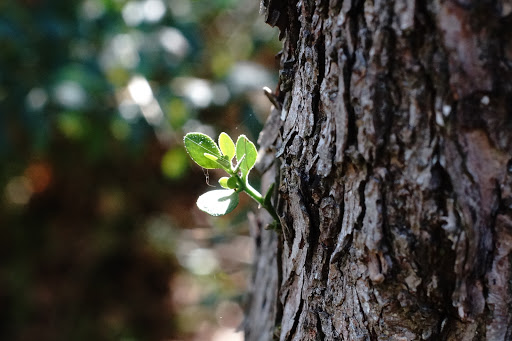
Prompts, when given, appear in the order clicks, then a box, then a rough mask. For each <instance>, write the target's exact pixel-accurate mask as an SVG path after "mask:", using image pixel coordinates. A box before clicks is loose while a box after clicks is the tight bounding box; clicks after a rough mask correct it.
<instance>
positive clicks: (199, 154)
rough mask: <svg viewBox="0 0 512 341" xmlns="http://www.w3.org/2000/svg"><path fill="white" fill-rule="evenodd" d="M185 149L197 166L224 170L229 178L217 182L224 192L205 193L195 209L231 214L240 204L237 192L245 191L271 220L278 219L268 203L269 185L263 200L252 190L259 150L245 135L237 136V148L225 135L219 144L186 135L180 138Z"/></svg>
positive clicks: (206, 137) (203, 138)
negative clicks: (250, 174)
mask: <svg viewBox="0 0 512 341" xmlns="http://www.w3.org/2000/svg"><path fill="white" fill-rule="evenodd" d="M183 141H184V143H185V149H186V150H187V152H188V154H189V155H190V157H191V158H192V160H194V161H195V163H197V164H198V165H199V166H201V167H203V168H205V169H223V170H224V171H226V173H227V174H228V176H226V177H222V178H220V179H219V184H220V185H221V186H222V187H223V188H224V189H217V190H213V191H209V192H206V193H205V194H203V195H201V196H200V197H199V198H198V199H197V207H199V209H200V210H202V211H204V212H206V213H208V214H210V215H212V216H221V215H224V214H228V213H229V212H231V211H233V210H234V209H235V207H236V206H237V205H238V202H239V193H240V192H242V191H245V192H246V193H247V194H248V195H249V196H250V197H251V198H253V199H254V200H255V201H256V202H257V203H258V204H259V205H260V206H261V207H263V208H265V209H266V210H267V211H268V212H269V213H270V215H271V216H272V217H273V218H274V220H275V223H277V222H278V221H279V218H278V216H277V214H276V212H275V210H274V207H273V206H272V203H271V201H270V199H271V196H272V191H273V188H274V186H273V185H272V186H270V188H269V190H268V191H267V194H266V195H265V197H263V196H262V195H261V194H260V193H259V192H258V191H257V190H256V189H254V188H253V187H252V186H251V185H250V184H249V180H248V176H249V172H250V171H251V169H252V168H253V167H254V164H255V163H256V159H257V157H258V151H257V149H256V146H255V145H254V143H252V142H251V141H250V140H249V139H248V138H247V137H246V136H245V135H240V136H239V137H238V140H237V141H236V145H235V143H234V142H233V140H232V139H231V137H229V135H228V134H226V133H221V134H220V135H219V143H218V145H217V144H216V143H215V141H214V140H212V139H211V138H210V137H209V136H208V135H205V134H202V133H188V134H187V135H185V137H184V139H183Z"/></svg>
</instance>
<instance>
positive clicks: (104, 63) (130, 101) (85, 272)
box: [0, 0, 276, 340]
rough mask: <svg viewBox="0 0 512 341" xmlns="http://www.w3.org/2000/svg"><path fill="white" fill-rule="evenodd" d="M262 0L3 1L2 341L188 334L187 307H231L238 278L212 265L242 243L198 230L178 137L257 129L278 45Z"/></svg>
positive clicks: (189, 170)
mask: <svg viewBox="0 0 512 341" xmlns="http://www.w3.org/2000/svg"><path fill="white" fill-rule="evenodd" d="M255 6H257V4H256V3H254V4H253V1H248V0H247V1H230V0H215V1H206V2H205V1H188V0H170V1H162V0H144V1H123V0H85V1H71V2H66V1H58V0H23V1H4V2H1V3H0V46H1V47H2V52H1V53H0V162H1V165H2V166H1V167H0V254H1V256H0V307H1V308H2V309H0V339H2V340H33V339H38V340H86V339H87V340H91V339H93V340H114V339H115V340H119V339H130V340H153V339H162V338H169V337H185V336H186V335H192V334H194V326H193V324H195V325H196V326H199V323H198V322H197V321H194V322H193V323H192V322H190V321H189V320H187V318H186V316H190V315H191V314H190V311H194V312H197V311H199V310H200V309H199V308H197V309H199V310H197V309H196V310H190V309H189V310H187V309H188V308H187V309H185V308H184V306H185V305H186V304H189V303H191V302H194V303H197V304H199V303H203V304H210V306H212V307H214V308H215V309H217V311H219V309H220V311H233V309H234V308H233V309H231V308H230V307H231V306H230V305H229V304H228V303H225V304H224V305H219V302H220V301H221V299H220V298H219V297H221V298H223V299H225V298H229V297H233V296H236V295H239V292H240V291H239V290H240V285H243V283H244V280H243V278H242V279H240V278H235V277H233V276H228V275H226V274H224V273H223V272H222V271H220V270H218V269H219V268H218V267H216V266H215V264H213V263H211V262H210V263H209V264H206V265H205V264H204V259H207V260H209V261H211V260H212V259H213V260H216V261H217V262H218V263H222V262H224V263H226V262H225V261H222V259H221V260H218V258H215V257H214V256H215V255H216V252H217V253H218V252H224V253H225V252H226V251H225V250H226V248H225V247H223V246H222V245H225V242H226V240H229V241H231V240H235V241H236V243H238V244H236V243H235V244H234V245H235V248H236V247H238V248H242V249H243V243H244V239H243V238H242V239H240V238H239V237H235V236H236V234H235V233H232V232H231V233H224V234H223V236H222V237H219V235H218V234H216V233H215V232H211V231H210V230H206V229H192V228H195V227H207V226H209V224H210V222H209V220H207V218H206V217H205V216H204V215H202V214H201V213H200V212H199V211H196V210H195V209H193V206H194V201H195V198H196V196H197V194H198V193H199V191H200V190H202V189H201V188H196V187H197V183H198V181H197V179H198V177H199V178H201V177H204V175H203V174H202V172H201V169H197V168H195V167H193V166H192V164H191V163H190V162H189V161H188V159H187V158H186V155H185V152H184V150H183V148H182V146H181V136H182V135H183V133H184V132H187V131H190V130H199V131H205V132H213V131H215V130H220V129H223V130H227V131H230V132H234V133H235V134H236V132H237V131H240V132H245V133H248V134H249V135H251V134H252V135H253V137H254V136H255V134H256V133H257V131H258V130H259V129H260V127H261V124H260V122H261V119H259V115H260V114H261V113H264V112H265V111H266V109H267V107H268V106H269V104H268V103H265V102H262V99H261V97H260V96H257V95H255V94H256V93H259V92H260V91H259V88H260V87H261V86H262V85H271V84H272V83H275V82H274V80H273V79H272V78H271V77H269V76H268V75H269V73H268V72H267V71H265V68H264V67H263V66H269V65H271V66H272V65H273V64H274V54H275V53H276V45H275V34H274V32H273V31H270V30H269V29H267V28H265V27H264V24H263V23H262V22H261V20H260V19H258V18H257V17H256V15H257V12H258V11H257V8H256V7H255ZM248 59H251V60H252V62H243V61H244V60H248ZM219 118H222V120H220V119H219ZM217 122H222V123H221V125H220V126H219V125H216V123H217ZM200 183H201V185H204V186H206V184H204V183H202V182H200ZM212 183H213V180H212ZM194 184H196V185H194ZM240 216H241V217H243V213H240ZM239 220H240V219H239ZM235 223H236V221H235ZM218 224H219V226H218V227H217V228H218V230H220V229H223V231H228V232H229V231H231V230H230V229H229V228H228V223H227V222H226V221H222V220H221V221H220V222H219V223H218ZM182 228H187V229H189V230H188V231H185V233H183V232H181V231H182ZM194 231H199V232H194ZM205 231H207V232H205ZM184 239H186V240H187V241H188V242H187V243H183V240H184ZM216 242H219V243H216ZM223 243H224V244H223ZM219 250H220V251H219ZM222 250H224V251H222ZM195 259H196V260H197V259H199V260H200V261H201V262H203V263H201V262H199V263H198V262H197V261H194V260H195ZM246 261H247V260H246ZM228 263H229V262H228ZM212 264H213V265H212ZM228 266H231V269H238V270H237V271H239V268H240V264H238V265H236V264H235V265H233V264H228ZM183 267H186V268H188V269H191V270H192V272H193V273H195V274H196V276H195V277H190V276H188V275H187V274H186V273H185V272H183ZM214 272H215V275H216V276H215V279H212V278H213V276H212V277H209V275H211V274H212V273H214ZM238 276H239V275H238ZM239 277H240V276H239ZM202 284H206V286H207V287H208V290H207V293H204V292H201V290H199V289H198V290H199V293H195V294H191V293H190V292H188V296H187V295H180V293H181V291H180V290H184V289H183V288H188V289H190V290H192V289H193V288H196V287H201V285H202ZM219 288H220V289H219ZM177 297H179V298H180V299H177ZM187 297H188V298H187ZM190 297H192V298H190ZM223 302H228V301H223ZM223 307H224V308H223ZM226 307H227V308H226ZM222 309H224V310H222ZM230 309H231V310H230ZM234 310H236V309H234ZM187 314H188V315H187ZM201 314H203V315H201V316H204V318H205V319H211V318H212V317H211V316H209V315H208V313H207V312H202V313H201ZM228 315H229V314H228ZM205 328H206V329H208V328H207V327H205ZM203 329H204V328H203Z"/></svg>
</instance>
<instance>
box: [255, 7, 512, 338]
mask: <svg viewBox="0 0 512 341" xmlns="http://www.w3.org/2000/svg"><path fill="white" fill-rule="evenodd" d="M261 9H262V12H263V13H264V15H265V16H266V22H267V23H269V24H270V25H272V26H278V27H279V29H280V33H281V38H284V40H283V50H282V53H281V55H280V58H281V59H280V60H281V71H280V83H279V86H278V89H277V90H276V94H275V96H276V98H277V102H276V103H275V106H276V107H277V108H276V107H274V108H273V109H272V112H271V115H270V117H269V120H268V122H267V124H266V126H265V128H264V130H263V131H262V133H261V135H260V141H259V143H260V146H261V151H260V152H261V156H262V158H261V159H260V162H259V169H260V171H262V172H264V173H266V174H265V179H267V183H268V179H269V178H270V179H271V181H275V182H276V187H275V188H276V197H275V203H274V204H275V207H276V209H277V211H278V214H279V216H280V218H281V227H282V232H281V233H276V232H273V231H269V230H265V229H264V225H265V222H266V221H265V219H267V218H266V217H263V216H261V214H260V216H259V217H257V218H256V219H253V221H254V224H253V233H254V236H255V240H256V246H257V248H256V249H257V259H256V266H255V270H254V275H253V289H252V293H251V300H250V306H249V308H248V318H247V324H246V340H248V341H255V340H258V341H267V340H272V339H276V340H283V341H284V340H301V341H303V340H350V341H352V340H457V341H459V340H512V15H511V12H512V1H510V0H501V1H500V0H496V1H490V0H489V1H476V0H474V1H471V0H459V1H448V0H446V1H441V0H438V1H414V0H395V1H391V0H388V1H386V0H382V1H379V0H374V1H362V0H361V1H358V0H352V1H349V0H344V1H343V0H330V1H328V0H316V1H307V0H303V1H298V2H297V1H291V0H262V4H261ZM274 174H275V176H274Z"/></svg>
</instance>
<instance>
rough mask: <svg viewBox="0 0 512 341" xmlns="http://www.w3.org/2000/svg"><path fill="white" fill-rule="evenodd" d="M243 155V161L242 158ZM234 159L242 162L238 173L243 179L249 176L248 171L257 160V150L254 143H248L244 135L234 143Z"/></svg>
mask: <svg viewBox="0 0 512 341" xmlns="http://www.w3.org/2000/svg"><path fill="white" fill-rule="evenodd" d="M244 155H245V159H243V160H242V157H243V156H244ZM236 158H237V160H242V162H241V165H240V171H241V172H242V175H243V176H244V177H246V176H247V174H249V171H250V170H251V169H252V167H254V164H255V163H256V159H257V158H258V150H257V149H256V146H255V145H254V143H252V142H251V141H249V139H248V138H247V137H246V136H245V135H240V136H239V137H238V140H237V141H236Z"/></svg>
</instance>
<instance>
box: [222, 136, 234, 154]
mask: <svg viewBox="0 0 512 341" xmlns="http://www.w3.org/2000/svg"><path fill="white" fill-rule="evenodd" d="M219 147H220V150H221V151H222V154H224V155H226V156H227V157H228V159H229V160H232V159H233V157H234V156H235V143H234V142H233V140H232V139H231V137H229V135H228V134H226V133H220V135H219Z"/></svg>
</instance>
